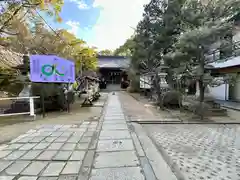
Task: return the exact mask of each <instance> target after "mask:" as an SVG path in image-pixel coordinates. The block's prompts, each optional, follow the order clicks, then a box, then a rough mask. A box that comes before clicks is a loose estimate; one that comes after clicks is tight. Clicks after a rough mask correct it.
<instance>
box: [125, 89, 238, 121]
mask: <svg viewBox="0 0 240 180" xmlns="http://www.w3.org/2000/svg"><path fill="white" fill-rule="evenodd" d="M130 95H131V96H132V97H134V99H136V100H137V101H138V102H139V103H138V104H139V106H138V107H136V106H135V105H134V106H131V105H130V104H129V100H125V101H128V103H126V105H129V108H130V109H132V110H134V109H135V110H136V114H145V115H146V114H152V115H155V116H156V115H157V114H160V115H161V116H162V117H165V118H167V117H171V116H172V117H176V118H180V119H181V120H182V121H191V118H192V116H193V115H192V114H191V113H189V112H186V111H184V112H180V111H179V110H171V111H169V110H168V111H162V110H160V109H158V110H157V109H156V108H155V107H154V106H153V105H151V103H150V102H149V101H148V99H147V98H146V97H144V96H143V95H140V94H139V93H130ZM126 97H127V96H126ZM144 109H145V110H144ZM224 109H226V110H227V116H216V117H211V118H210V120H212V121H215V122H220V123H223V122H226V123H228V122H230V123H240V111H236V110H232V109H227V108H224Z"/></svg>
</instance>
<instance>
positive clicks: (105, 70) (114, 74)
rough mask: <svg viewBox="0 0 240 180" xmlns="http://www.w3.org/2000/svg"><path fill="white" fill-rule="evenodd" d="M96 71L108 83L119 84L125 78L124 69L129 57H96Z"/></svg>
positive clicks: (127, 65)
mask: <svg viewBox="0 0 240 180" xmlns="http://www.w3.org/2000/svg"><path fill="white" fill-rule="evenodd" d="M97 58H98V72H99V74H100V76H101V77H103V78H104V79H105V80H106V82H107V84H108V85H119V87H120V84H121V81H122V80H123V79H124V80H126V79H127V72H126V70H127V69H128V68H129V65H130V59H129V58H127V57H124V56H103V55H99V56H98V57H97Z"/></svg>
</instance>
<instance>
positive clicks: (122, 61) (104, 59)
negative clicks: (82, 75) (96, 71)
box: [98, 56, 130, 69]
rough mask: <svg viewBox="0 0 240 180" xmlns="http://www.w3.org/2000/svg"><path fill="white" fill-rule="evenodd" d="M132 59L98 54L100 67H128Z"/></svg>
mask: <svg viewBox="0 0 240 180" xmlns="http://www.w3.org/2000/svg"><path fill="white" fill-rule="evenodd" d="M129 64H130V59H129V58H127V57H124V56H98V67H99V68H123V69H125V68H128V67H129Z"/></svg>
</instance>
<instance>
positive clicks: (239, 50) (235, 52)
mask: <svg viewBox="0 0 240 180" xmlns="http://www.w3.org/2000/svg"><path fill="white" fill-rule="evenodd" d="M229 47H230V48H231V52H230V53H229V54H227V55H226V56H222V55H221V51H222V50H223V49H224V48H229ZM236 56H240V41H237V42H233V44H232V45H230V46H223V47H221V48H218V49H216V50H214V51H212V52H210V53H208V54H206V59H207V61H209V63H211V62H216V61H220V60H224V59H229V58H231V57H236Z"/></svg>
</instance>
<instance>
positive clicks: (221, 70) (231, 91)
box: [210, 56, 240, 101]
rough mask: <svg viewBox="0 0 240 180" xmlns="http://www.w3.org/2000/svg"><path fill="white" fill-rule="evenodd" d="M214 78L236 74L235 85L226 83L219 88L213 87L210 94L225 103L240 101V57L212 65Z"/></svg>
mask: <svg viewBox="0 0 240 180" xmlns="http://www.w3.org/2000/svg"><path fill="white" fill-rule="evenodd" d="M211 65H212V66H213V68H211V70H212V75H213V76H218V77H221V76H224V75H226V74H236V79H235V81H234V83H230V84H229V83H224V84H222V85H220V86H217V87H211V88H210V93H211V95H212V96H213V97H214V98H215V99H219V100H225V101H228V100H229V101H240V56H237V57H232V58H229V59H228V60H227V61H222V62H215V63H212V64H211Z"/></svg>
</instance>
